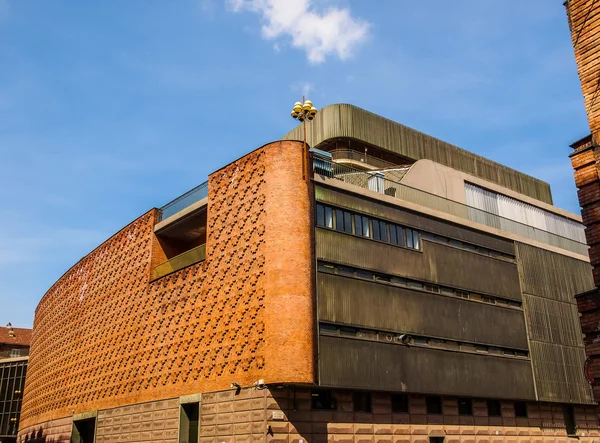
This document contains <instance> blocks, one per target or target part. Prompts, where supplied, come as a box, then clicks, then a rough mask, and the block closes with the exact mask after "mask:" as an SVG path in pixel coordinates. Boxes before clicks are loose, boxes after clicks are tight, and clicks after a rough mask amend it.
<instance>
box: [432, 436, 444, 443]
mask: <svg viewBox="0 0 600 443" xmlns="http://www.w3.org/2000/svg"><path fill="white" fill-rule="evenodd" d="M429 443H444V437H429Z"/></svg>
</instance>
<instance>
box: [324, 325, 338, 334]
mask: <svg viewBox="0 0 600 443" xmlns="http://www.w3.org/2000/svg"><path fill="white" fill-rule="evenodd" d="M319 327H320V329H321V332H327V333H328V334H337V333H338V330H337V326H335V325H330V324H328V323H321V324H320V325H319Z"/></svg>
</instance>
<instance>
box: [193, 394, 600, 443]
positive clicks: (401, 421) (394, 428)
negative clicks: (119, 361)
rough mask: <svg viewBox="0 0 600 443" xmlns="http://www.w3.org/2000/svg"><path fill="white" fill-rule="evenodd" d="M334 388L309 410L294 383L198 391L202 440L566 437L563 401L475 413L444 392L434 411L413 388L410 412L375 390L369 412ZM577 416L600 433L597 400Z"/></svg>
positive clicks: (584, 429)
mask: <svg viewBox="0 0 600 443" xmlns="http://www.w3.org/2000/svg"><path fill="white" fill-rule="evenodd" d="M334 395H335V397H336V399H337V410H335V411H313V410H311V393H310V390H309V389H303V388H299V387H298V388H296V389H294V388H293V387H288V388H282V389H274V388H271V389H270V390H265V391H256V390H255V389H249V390H246V391H242V392H240V394H239V395H237V396H236V395H234V393H233V391H225V392H220V393H213V394H203V396H202V407H201V439H200V441H201V442H202V443H215V442H218V443H220V442H227V443H230V442H238V441H244V442H250V441H257V442H258V441H263V442H264V441H267V442H280V443H300V441H301V440H303V441H304V442H305V443H326V442H338V441H339V442H349V443H358V442H369V443H383V442H386V443H388V442H389V443H396V442H398V443H400V442H401V443H429V442H428V437H429V436H444V437H446V443H463V442H464V443H467V442H470V443H475V442H479V443H484V442H485V443H500V442H506V443H509V442H510V443H512V442H514V443H517V442H533V441H537V442H542V441H544V442H553V443H567V442H568V441H569V438H568V437H567V434H566V428H565V423H564V420H563V412H562V409H561V407H560V405H551V404H549V403H529V404H528V405H527V406H528V418H518V417H515V413H514V407H513V403H512V402H502V404H501V408H502V416H501V417H488V413H487V406H486V402H485V400H473V415H472V416H460V415H459V414H458V407H457V402H456V398H445V399H443V414H439V415H437V414H427V413H426V407H425V398H424V397H423V396H417V395H411V396H410V400H409V402H410V413H405V414H397V413H392V408H391V397H390V395H389V394H385V393H373V394H372V413H364V412H354V411H353V406H352V394H351V392H348V391H337V392H335V394H334ZM294 404H295V407H294ZM279 413H283V414H282V415H278V414H279ZM575 420H576V423H577V426H578V430H577V434H578V436H579V439H580V441H586V442H589V443H592V442H593V441H595V440H597V439H598V437H600V432H599V427H598V417H597V409H596V407H593V406H575ZM267 426H270V428H271V431H272V433H267V429H268V428H267Z"/></svg>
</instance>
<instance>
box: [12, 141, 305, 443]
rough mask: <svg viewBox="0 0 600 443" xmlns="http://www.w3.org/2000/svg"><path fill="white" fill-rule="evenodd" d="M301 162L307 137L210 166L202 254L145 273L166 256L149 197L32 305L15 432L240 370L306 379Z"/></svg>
mask: <svg viewBox="0 0 600 443" xmlns="http://www.w3.org/2000/svg"><path fill="white" fill-rule="evenodd" d="M301 168H302V144H301V143H298V142H290V141H286V142H275V143H271V144H269V145H266V146H264V147H262V148H261V149H258V150H256V151H254V152H252V153H250V154H248V155H246V156H245V157H242V158H241V159H239V160H237V161H236V162H234V163H232V164H230V165H228V166H227V167H225V168H223V169H221V170H219V171H217V172H215V173H214V174H212V175H211V176H210V177H209V204H208V220H207V239H208V240H207V246H206V260H204V261H202V262H200V263H197V264H195V265H192V266H190V267H187V268H185V269H183V270H181V271H179V272H176V273H173V274H170V275H167V276H165V277H163V278H161V279H158V280H155V281H151V280H150V279H151V275H152V270H153V266H154V265H156V264H157V263H160V262H161V261H163V260H164V255H162V254H161V247H160V244H158V241H157V240H156V236H155V234H154V232H153V230H154V225H155V223H156V217H157V211H156V210H151V211H149V212H148V213H146V214H144V215H143V216H141V217H140V218H139V219H137V220H135V221H134V222H133V223H131V224H130V225H128V226H126V227H125V228H123V229H122V230H121V231H120V232H119V233H117V234H115V235H114V236H113V237H112V238H110V239H109V240H107V241H106V242H105V243H104V244H102V245H101V246H100V247H98V248H97V249H96V250H94V251H93V252H92V253H90V254H89V255H87V256H86V257H84V258H83V259H82V260H81V261H80V262H79V263H77V264H76V265H75V266H73V267H72V268H71V269H70V270H69V271H67V272H66V273H65V274H64V275H63V276H62V277H61V278H60V279H59V280H58V281H57V282H56V283H55V284H54V286H53V287H52V288H51V289H50V290H49V291H48V292H47V293H46V295H45V296H44V297H43V299H42V300H41V302H40V304H39V306H38V308H37V310H36V316H35V322H34V334H33V342H32V350H31V360H30V366H29V373H28V377H27V383H26V387H25V394H24V399H23V409H22V420H21V432H20V435H21V436H22V437H23V436H25V435H26V434H27V432H29V430H31V429H34V427H35V426H36V425H39V424H41V423H47V422H51V421H52V420H56V419H62V418H65V417H72V416H73V415H74V414H79V413H82V412H86V411H92V410H102V409H109V408H115V407H121V406H127V405H131V404H137V403H142V402H147V401H154V400H161V399H169V398H174V397H178V396H181V395H186V394H190V393H196V392H205V391H209V390H215V389H223V388H226V387H228V386H229V384H230V383H231V382H233V381H236V382H238V383H240V384H241V385H242V386H247V385H251V384H252V383H253V382H254V381H256V380H258V379H259V378H260V379H265V380H266V381H267V382H284V381H285V382H297V383H312V382H313V381H314V372H315V370H314V350H313V342H314V337H313V334H314V333H313V330H314V325H313V321H314V320H313V302H312V293H311V287H312V286H311V282H312V274H311V273H312V270H311V269H312V268H311V261H310V259H311V244H312V242H311V229H310V217H309V208H310V204H309V193H308V184H307V183H306V181H304V180H303V179H302V169H301ZM289 202H294V204H293V205H292V204H289Z"/></svg>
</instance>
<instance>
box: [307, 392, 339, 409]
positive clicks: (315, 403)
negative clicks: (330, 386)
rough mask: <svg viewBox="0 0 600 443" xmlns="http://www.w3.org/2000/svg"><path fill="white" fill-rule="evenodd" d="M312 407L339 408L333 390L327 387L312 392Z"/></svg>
mask: <svg viewBox="0 0 600 443" xmlns="http://www.w3.org/2000/svg"><path fill="white" fill-rule="evenodd" d="M311 398H312V408H313V409H315V410H317V411H322V410H328V411H332V410H335V409H337V403H336V401H335V398H334V397H333V392H331V391H330V390H325V389H313V391H312V392H311Z"/></svg>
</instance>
